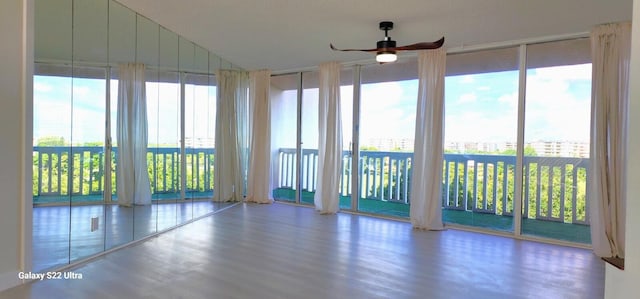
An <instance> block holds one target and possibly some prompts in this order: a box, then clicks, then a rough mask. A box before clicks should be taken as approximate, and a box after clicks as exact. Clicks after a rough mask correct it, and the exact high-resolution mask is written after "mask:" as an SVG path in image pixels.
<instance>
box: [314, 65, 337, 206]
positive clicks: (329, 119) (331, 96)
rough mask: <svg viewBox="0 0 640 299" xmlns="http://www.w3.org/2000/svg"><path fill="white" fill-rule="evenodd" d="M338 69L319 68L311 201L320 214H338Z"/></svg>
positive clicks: (330, 66) (329, 67)
mask: <svg viewBox="0 0 640 299" xmlns="http://www.w3.org/2000/svg"><path fill="white" fill-rule="evenodd" d="M340 69H341V65H340V64H339V63H337V62H328V63H323V64H321V65H320V80H319V81H320V90H319V93H320V95H319V102H318V130H319V132H318V181H317V185H316V193H315V195H314V197H313V202H314V205H315V208H316V210H318V211H320V213H321V214H334V213H336V212H338V208H339V204H340V197H339V191H340V190H339V185H340V178H341V177H342V176H341V175H340V171H341V164H342V119H341V112H340Z"/></svg>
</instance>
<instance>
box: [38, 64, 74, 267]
mask: <svg viewBox="0 0 640 299" xmlns="http://www.w3.org/2000/svg"><path fill="white" fill-rule="evenodd" d="M66 71H67V72H66V73H67V74H66V76H63V75H64V73H59V75H60V76H48V75H47V76H45V75H38V72H39V68H38V66H36V75H35V76H34V78H33V86H34V88H33V141H34V142H33V203H34V207H33V268H34V270H36V271H39V270H43V269H47V268H52V267H57V266H61V265H65V264H68V263H69V260H70V256H69V240H70V235H69V224H70V220H71V207H70V200H71V197H70V193H69V175H70V174H69V153H70V149H71V93H72V84H71V81H72V78H71V69H70V68H67V69H66ZM52 111H55V113H52ZM42 204H46V205H42Z"/></svg>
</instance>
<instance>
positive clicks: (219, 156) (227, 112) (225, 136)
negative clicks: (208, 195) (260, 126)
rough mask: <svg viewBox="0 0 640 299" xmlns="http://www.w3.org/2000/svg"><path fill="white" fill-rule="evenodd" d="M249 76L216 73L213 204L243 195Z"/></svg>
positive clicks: (240, 199)
mask: <svg viewBox="0 0 640 299" xmlns="http://www.w3.org/2000/svg"><path fill="white" fill-rule="evenodd" d="M248 77H249V76H248V73H247V72H244V71H235V70H219V71H217V72H216V78H217V80H218V89H217V99H218V102H217V110H216V111H217V117H216V137H215V138H216V143H215V144H216V159H215V179H214V180H215V190H214V195H213V200H214V201H220V202H228V201H242V197H243V193H244V171H243V165H244V164H243V163H242V161H243V153H244V152H246V151H245V150H244V148H245V144H246V142H245V141H246V139H247V132H246V130H245V128H246V125H245V123H246V116H247V111H245V110H246V109H247V108H248V107H247V104H246V102H247V89H248V87H249V86H248V85H249V78H248Z"/></svg>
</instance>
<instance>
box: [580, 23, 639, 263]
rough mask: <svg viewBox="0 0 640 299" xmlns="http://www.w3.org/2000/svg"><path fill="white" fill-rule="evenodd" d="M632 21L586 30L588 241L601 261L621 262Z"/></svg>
mask: <svg viewBox="0 0 640 299" xmlns="http://www.w3.org/2000/svg"><path fill="white" fill-rule="evenodd" d="M630 49H631V23H629V22H627V23H617V24H605V25H600V26H597V27H595V28H594V29H593V30H592V31H591V55H592V60H593V66H592V92H591V149H590V151H591V160H590V162H591V165H589V167H590V175H589V191H590V192H589V193H588V194H589V202H590V209H591V210H590V212H591V219H590V224H591V243H592V246H593V251H594V253H595V254H596V255H598V256H600V257H619V258H624V234H625V206H626V199H625V197H624V188H625V186H624V185H625V180H624V173H625V157H626V150H625V147H626V141H627V137H626V135H627V130H626V128H627V106H628V102H629V94H628V90H629V60H630V57H631V52H630Z"/></svg>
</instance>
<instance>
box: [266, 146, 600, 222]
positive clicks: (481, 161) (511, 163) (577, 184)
mask: <svg viewBox="0 0 640 299" xmlns="http://www.w3.org/2000/svg"><path fill="white" fill-rule="evenodd" d="M317 155H318V151H317V150H314V149H303V150H302V159H301V160H302V167H301V178H300V180H301V184H300V188H301V189H302V190H304V191H309V192H314V191H315V188H316V181H317V177H316V172H317V167H318V165H317V163H318V158H317ZM412 157H413V153H406V152H379V151H361V152H360V160H359V161H358V166H359V169H360V175H359V177H358V188H359V191H360V192H359V193H360V197H361V198H363V199H375V200H381V201H389V202H397V203H401V204H409V202H410V198H411V195H410V189H411V188H410V186H411V185H410V184H411V160H412ZM351 163H352V161H351V156H350V154H349V152H348V151H344V152H343V171H342V178H341V180H340V182H341V186H340V194H341V195H343V196H350V195H351V192H352V190H353V188H352V186H351V176H352V175H353V173H352V167H351V165H352V164H351ZM515 167H516V157H515V156H505V155H477V154H473V155H466V154H445V155H444V163H443V184H442V193H443V198H442V206H443V208H445V209H455V210H465V211H473V212H479V213H491V214H496V215H512V214H513V199H514V185H515V184H514V182H515ZM295 170H296V150H295V149H290V148H283V149H280V150H279V157H278V186H277V187H278V188H284V189H293V190H295V189H296V186H297V180H296V171H295ZM587 173H588V159H584V158H565V157H532V156H527V157H524V178H523V190H524V192H523V196H524V198H525V200H524V204H523V215H524V217H526V218H535V219H539V220H547V221H556V222H565V223H580V224H588V219H589V216H588V214H589V207H588V200H587V190H586V180H587Z"/></svg>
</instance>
